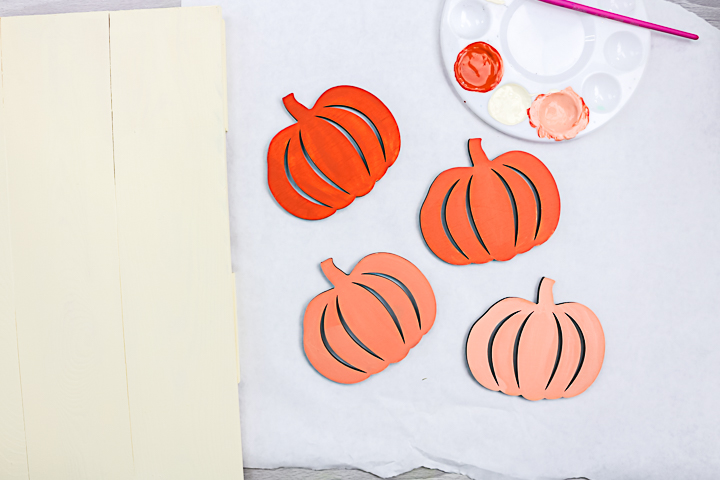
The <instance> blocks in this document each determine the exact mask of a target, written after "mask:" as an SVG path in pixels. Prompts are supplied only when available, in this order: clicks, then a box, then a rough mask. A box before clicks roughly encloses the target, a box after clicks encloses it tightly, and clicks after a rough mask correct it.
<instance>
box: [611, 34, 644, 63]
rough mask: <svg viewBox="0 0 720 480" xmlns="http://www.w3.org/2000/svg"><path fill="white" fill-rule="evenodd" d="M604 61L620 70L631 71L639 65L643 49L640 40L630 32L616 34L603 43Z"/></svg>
mask: <svg viewBox="0 0 720 480" xmlns="http://www.w3.org/2000/svg"><path fill="white" fill-rule="evenodd" d="M603 53H604V54H605V60H607V62H608V63H609V64H610V65H612V66H613V67H615V68H618V69H620V70H625V71H628V70H632V69H634V68H636V67H638V66H639V65H640V62H642V57H643V48H642V43H641V42H640V39H639V38H638V37H637V36H636V35H635V34H633V33H630V32H617V33H614V34H612V35H611V36H610V38H608V39H607V42H605V49H604V52H603Z"/></svg>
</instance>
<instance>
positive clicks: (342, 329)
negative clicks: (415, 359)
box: [303, 253, 435, 383]
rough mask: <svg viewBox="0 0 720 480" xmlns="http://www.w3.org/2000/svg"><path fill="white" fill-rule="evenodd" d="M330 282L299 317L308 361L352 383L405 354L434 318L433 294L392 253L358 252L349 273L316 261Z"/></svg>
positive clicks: (333, 377) (418, 274) (334, 378)
mask: <svg viewBox="0 0 720 480" xmlns="http://www.w3.org/2000/svg"><path fill="white" fill-rule="evenodd" d="M320 267H321V268H322V271H323V273H324V274H325V277H326V278H327V279H328V281H329V282H330V283H332V284H333V288H332V289H330V290H327V291H325V292H323V293H321V294H320V295H318V296H317V297H315V298H314V299H313V300H312V301H311V302H310V304H309V305H308V307H307V309H306V310H305V318H304V334H303V345H304V348H305V354H306V355H307V358H308V360H310V363H311V364H312V365H313V367H315V369H316V370H317V371H318V372H319V373H320V374H321V375H323V376H325V377H327V378H329V379H330V380H332V381H334V382H338V383H357V382H361V381H363V380H365V379H366V378H368V377H369V376H370V375H372V374H375V373H378V372H380V371H382V370H384V369H385V368H386V367H387V366H388V365H389V364H390V363H396V362H399V361H400V360H402V359H403V358H405V356H406V355H407V354H408V352H409V351H410V349H411V348H413V347H414V346H415V345H417V344H418V342H419V341H420V339H421V338H422V336H423V335H425V334H426V333H427V332H428V331H429V330H430V328H431V327H432V326H433V323H434V322H435V294H434V293H433V290H432V287H431V286H430V283H428V281H427V279H426V278H425V276H424V275H423V274H422V272H421V271H420V270H419V269H418V268H417V267H416V266H415V265H413V264H412V263H410V262H409V261H407V260H405V259H404V258H402V257H399V256H397V255H393V254H392V253H373V254H371V255H368V256H367V257H365V258H363V259H362V260H361V261H360V262H359V263H358V264H357V265H356V266H355V268H354V269H353V271H352V272H350V274H346V273H344V272H343V271H342V270H340V269H339V268H337V267H336V266H335V264H334V263H333V260H332V258H329V259H327V260H325V261H324V262H322V263H321V264H320Z"/></svg>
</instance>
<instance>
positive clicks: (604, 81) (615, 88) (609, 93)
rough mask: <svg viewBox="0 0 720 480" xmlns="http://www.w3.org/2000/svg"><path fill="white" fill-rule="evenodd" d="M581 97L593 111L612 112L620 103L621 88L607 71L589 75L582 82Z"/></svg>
mask: <svg viewBox="0 0 720 480" xmlns="http://www.w3.org/2000/svg"><path fill="white" fill-rule="evenodd" d="M582 97H583V100H585V104H586V105H587V106H588V108H589V109H590V110H591V111H593V112H598V113H608V112H612V111H613V110H615V109H616V108H617V106H618V105H620V100H621V99H622V89H621V88H620V82H618V80H617V78H615V77H613V76H612V75H608V74H607V73H596V74H594V75H590V76H589V77H588V78H587V79H586V80H585V83H583V87H582Z"/></svg>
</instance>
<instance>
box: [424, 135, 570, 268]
mask: <svg viewBox="0 0 720 480" xmlns="http://www.w3.org/2000/svg"><path fill="white" fill-rule="evenodd" d="M480 141H481V139H479V138H474V139H472V140H470V141H469V142H468V150H469V153H470V161H471V163H472V165H473V166H472V167H458V168H451V169H449V170H446V171H444V172H443V173H441V174H440V175H438V177H437V178H436V179H435V181H434V182H433V184H432V186H431V187H430V190H429V191H428V194H427V197H426V198H425V202H424V203H423V205H422V208H421V210H420V228H421V230H422V234H423V237H424V238H425V242H426V243H427V245H428V247H430V250H432V251H433V253H435V255H437V256H438V257H440V258H441V259H442V260H444V261H446V262H448V263H451V264H453V265H468V264H470V263H486V262H489V261H491V260H500V261H506V260H510V259H511V258H513V257H514V256H515V255H517V254H520V253H524V252H527V251H528V250H530V249H531V248H532V247H534V246H536V245H540V244H541V243H544V242H545V241H546V240H547V239H549V238H550V236H551V235H552V234H553V232H554V231H555V228H556V227H557V224H558V221H559V220H560V194H559V193H558V189H557V185H556V184H555V179H554V178H553V176H552V174H551V173H550V171H549V170H548V169H547V167H546V166H545V164H543V163H542V162H541V161H540V160H539V159H537V158H535V157H534V156H532V155H530V154H529V153H525V152H519V151H514V152H507V153H503V154H502V155H500V156H499V157H497V158H496V159H495V160H493V161H490V160H488V158H487V155H485V152H484V151H483V149H482V147H481V146H480Z"/></svg>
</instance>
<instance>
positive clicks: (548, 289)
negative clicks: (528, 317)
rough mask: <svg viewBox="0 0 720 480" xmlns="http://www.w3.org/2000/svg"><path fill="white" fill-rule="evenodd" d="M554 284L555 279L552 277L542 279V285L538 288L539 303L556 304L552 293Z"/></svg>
mask: <svg viewBox="0 0 720 480" xmlns="http://www.w3.org/2000/svg"><path fill="white" fill-rule="evenodd" d="M553 285H555V280H553V279H551V278H547V277H543V278H542V279H541V280H540V287H539V288H538V302H537V303H538V305H548V306H552V305H555V300H554V299H553V293H552V288H553Z"/></svg>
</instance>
